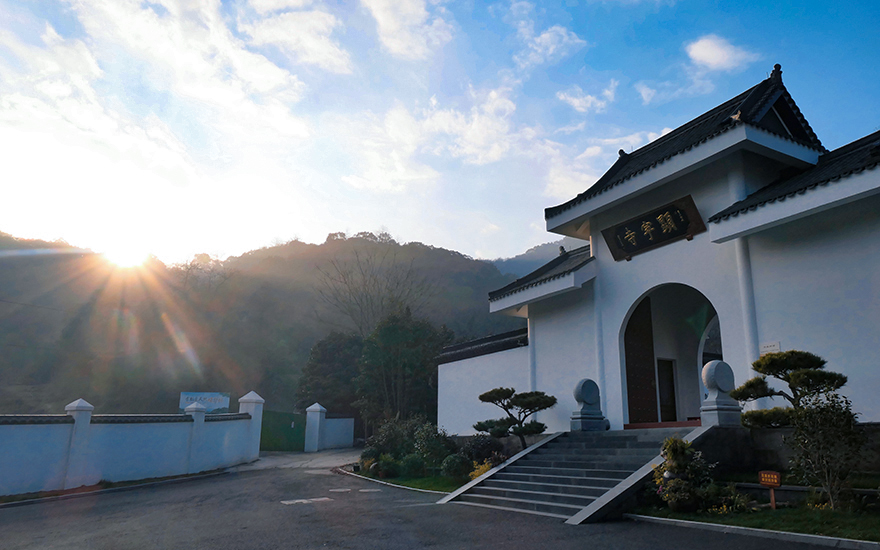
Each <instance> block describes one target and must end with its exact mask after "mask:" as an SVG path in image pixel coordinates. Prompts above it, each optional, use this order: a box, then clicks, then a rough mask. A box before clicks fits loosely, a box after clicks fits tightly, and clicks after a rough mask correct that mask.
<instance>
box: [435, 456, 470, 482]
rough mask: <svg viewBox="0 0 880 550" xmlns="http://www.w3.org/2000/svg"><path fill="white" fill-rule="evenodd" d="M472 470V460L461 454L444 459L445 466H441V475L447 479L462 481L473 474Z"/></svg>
mask: <svg viewBox="0 0 880 550" xmlns="http://www.w3.org/2000/svg"><path fill="white" fill-rule="evenodd" d="M471 468H473V465H472V463H471V461H470V460H468V459H466V458H465V457H463V456H461V455H459V454H454V455H449V456H447V457H446V458H445V459H443V464H442V465H441V466H440V473H442V474H443V475H444V476H446V477H451V478H455V479H461V478H466V477H467V476H468V474H469V473H470V472H471Z"/></svg>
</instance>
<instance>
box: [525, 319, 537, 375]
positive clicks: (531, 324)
mask: <svg viewBox="0 0 880 550" xmlns="http://www.w3.org/2000/svg"><path fill="white" fill-rule="evenodd" d="M527 320H528V330H529V391H538V356H537V350H536V349H535V348H536V342H535V321H533V320H532V317H531V316H529V317H528V319H527Z"/></svg>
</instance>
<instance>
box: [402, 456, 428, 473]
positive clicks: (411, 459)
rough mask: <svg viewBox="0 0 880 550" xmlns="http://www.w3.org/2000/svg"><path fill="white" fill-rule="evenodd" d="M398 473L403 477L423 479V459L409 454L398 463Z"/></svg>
mask: <svg viewBox="0 0 880 550" xmlns="http://www.w3.org/2000/svg"><path fill="white" fill-rule="evenodd" d="M400 473H401V474H402V475H403V477H424V475H425V459H424V458H422V457H421V455H418V454H415V453H413V454H410V455H406V456H405V457H403V460H401V461H400Z"/></svg>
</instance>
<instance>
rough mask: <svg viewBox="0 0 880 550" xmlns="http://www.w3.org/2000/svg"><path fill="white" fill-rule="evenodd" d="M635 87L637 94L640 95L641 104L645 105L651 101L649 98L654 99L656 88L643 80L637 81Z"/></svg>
mask: <svg viewBox="0 0 880 550" xmlns="http://www.w3.org/2000/svg"><path fill="white" fill-rule="evenodd" d="M635 89H636V91H637V92H639V95H640V96H642V105H647V104H648V103H651V100H653V99H654V96H656V95H657V90H655V89H654V88H651V87H650V86H648V85H647V84H645V83H644V82H637V83H636V85H635Z"/></svg>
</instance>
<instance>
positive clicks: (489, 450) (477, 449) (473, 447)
mask: <svg viewBox="0 0 880 550" xmlns="http://www.w3.org/2000/svg"><path fill="white" fill-rule="evenodd" d="M503 450H504V445H502V444H501V442H500V441H498V440H497V439H495V438H494V437H491V436H488V435H486V434H477V435H475V436H473V437H472V438H470V439H468V440H467V442H466V443H465V444H464V445H462V447H461V451H460V453H461V454H462V456H465V457H467V459H468V460H472V461H473V462H484V461H485V460H489V459H491V458H492V455H493V454H495V453H501V451H503Z"/></svg>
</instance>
